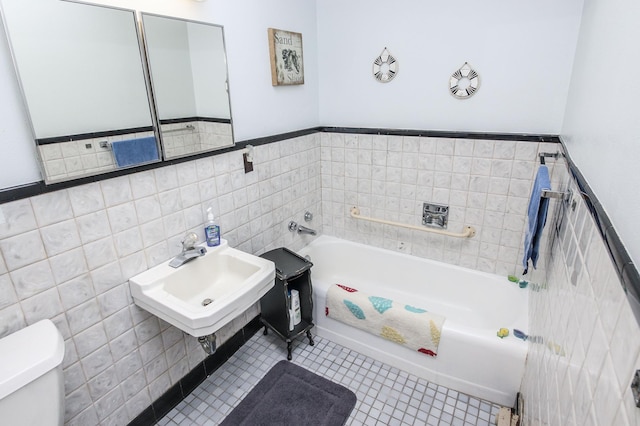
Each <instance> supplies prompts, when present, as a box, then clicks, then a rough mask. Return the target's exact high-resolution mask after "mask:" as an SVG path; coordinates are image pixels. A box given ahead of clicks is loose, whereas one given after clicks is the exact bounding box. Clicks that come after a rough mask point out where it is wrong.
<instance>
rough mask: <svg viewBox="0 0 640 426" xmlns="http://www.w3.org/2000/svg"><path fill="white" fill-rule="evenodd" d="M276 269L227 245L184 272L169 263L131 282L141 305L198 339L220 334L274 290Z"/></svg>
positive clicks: (214, 249)
mask: <svg viewBox="0 0 640 426" xmlns="http://www.w3.org/2000/svg"><path fill="white" fill-rule="evenodd" d="M274 280H275V265H274V264H273V262H271V261H269V260H266V259H263V258H261V257H258V256H253V255H251V254H248V253H245V252H242V251H240V250H236V249H233V248H231V247H229V245H228V243H227V241H226V240H221V242H220V245H219V246H217V247H207V253H206V254H205V255H204V256H201V257H198V258H195V259H193V260H191V261H189V262H187V263H185V264H184V265H182V266H180V267H178V268H172V267H170V266H169V261H167V262H165V263H162V264H160V265H158V266H155V267H153V268H151V269H149V270H147V271H145V272H142V273H141V274H138V275H136V276H135V277H133V278H130V279H129V285H130V287H131V295H132V296H133V301H134V303H135V304H136V305H138V306H140V307H141V308H143V309H145V310H147V311H148V312H150V313H152V314H154V315H156V316H157V317H159V318H162V319H163V320H165V321H166V322H168V323H169V324H172V325H174V326H176V327H178V328H179V329H181V330H182V331H184V332H186V333H188V334H190V335H192V336H195V337H201V336H207V335H210V334H212V333H215V332H216V331H218V330H219V329H220V328H222V327H223V326H224V325H225V324H227V323H229V322H230V321H231V320H233V319H234V318H235V317H237V316H238V315H240V314H241V313H242V312H244V311H245V310H247V309H248V308H249V307H250V306H251V305H253V304H254V303H255V302H257V301H258V300H260V298H261V297H262V296H263V295H264V294H265V293H266V292H267V291H269V289H271V287H273V285H274Z"/></svg>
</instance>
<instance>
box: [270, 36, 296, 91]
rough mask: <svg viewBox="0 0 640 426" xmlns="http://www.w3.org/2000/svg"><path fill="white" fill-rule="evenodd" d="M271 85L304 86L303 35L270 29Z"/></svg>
mask: <svg viewBox="0 0 640 426" xmlns="http://www.w3.org/2000/svg"><path fill="white" fill-rule="evenodd" d="M268 32H269V57H270V59H271V84H272V85H274V86H290V85H293V84H304V64H303V61H302V34H300V33H293V32H291V31H283V30H277V29H275V28H269V29H268Z"/></svg>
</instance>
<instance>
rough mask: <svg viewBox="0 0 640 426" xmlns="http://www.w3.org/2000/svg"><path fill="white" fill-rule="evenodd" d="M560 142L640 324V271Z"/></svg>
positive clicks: (570, 169)
mask: <svg viewBox="0 0 640 426" xmlns="http://www.w3.org/2000/svg"><path fill="white" fill-rule="evenodd" d="M561 143H562V147H563V150H564V153H565V158H566V161H567V166H568V168H569V172H570V173H571V176H572V177H573V179H574V180H575V181H576V183H577V185H578V188H579V189H580V191H581V194H580V195H581V196H582V199H583V200H584V202H585V204H586V205H587V208H588V209H589V212H590V213H591V216H592V217H593V220H594V222H595V224H596V227H597V228H598V232H599V233H600V236H601V237H602V239H603V240H604V242H605V246H606V247H607V251H608V252H609V257H610V258H611V262H612V263H613V265H614V267H615V269H616V272H617V274H618V278H619V279H620V282H621V283H622V288H623V289H624V292H625V293H626V294H627V300H628V301H629V305H630V306H631V309H632V311H633V314H634V315H635V317H636V321H638V325H640V273H638V267H637V265H635V264H634V262H633V259H631V256H630V255H629V252H628V251H627V249H626V248H625V247H624V245H623V244H622V240H621V239H620V236H619V235H618V233H617V232H616V230H615V228H614V227H613V224H612V223H611V220H610V219H609V216H607V214H606V213H605V210H604V207H603V206H602V204H601V203H600V201H598V199H597V198H596V195H595V193H594V192H593V190H592V189H591V187H590V186H589V184H587V180H586V179H585V178H584V176H583V175H582V173H581V172H580V170H578V167H577V166H576V164H575V163H574V162H573V160H572V159H571V157H570V156H569V154H568V152H569V151H568V150H567V147H566V146H565V144H564V142H562V141H561Z"/></svg>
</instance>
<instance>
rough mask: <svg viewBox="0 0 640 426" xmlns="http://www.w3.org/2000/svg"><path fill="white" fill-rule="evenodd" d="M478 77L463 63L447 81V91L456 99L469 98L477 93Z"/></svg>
mask: <svg viewBox="0 0 640 426" xmlns="http://www.w3.org/2000/svg"><path fill="white" fill-rule="evenodd" d="M479 86H480V76H479V75H478V73H477V72H475V71H474V70H473V68H471V66H470V65H469V64H468V63H467V62H465V63H464V65H463V66H461V67H460V69H459V70H457V71H456V72H454V73H453V74H452V75H451V78H450V79H449V91H450V92H451V94H452V95H453V96H455V97H456V98H458V99H466V98H470V97H471V96H472V95H473V94H474V93H476V92H477V91H478V87H479Z"/></svg>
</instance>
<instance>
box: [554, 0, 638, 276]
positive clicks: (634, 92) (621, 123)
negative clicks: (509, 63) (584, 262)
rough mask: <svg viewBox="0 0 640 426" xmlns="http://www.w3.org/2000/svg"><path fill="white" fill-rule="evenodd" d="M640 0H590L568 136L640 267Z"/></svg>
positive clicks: (574, 79) (565, 131)
mask: <svg viewBox="0 0 640 426" xmlns="http://www.w3.org/2000/svg"><path fill="white" fill-rule="evenodd" d="M639 20H640V3H638V2H635V1H631V0H585V7H584V14H583V18H582V28H581V30H580V39H579V43H578V47H577V52H576V59H575V65H574V68H573V76H572V83H571V89H570V93H569V97H568V102H567V111H566V115H565V122H564V126H563V128H562V133H561V135H562V139H563V140H564V141H565V143H566V145H567V148H568V150H569V153H570V155H571V157H572V158H573V160H574V161H575V163H576V165H577V166H578V168H579V169H580V171H581V172H582V174H583V175H584V176H585V178H586V179H587V181H588V183H589V185H590V186H591V188H592V189H593V191H594V192H595V194H596V196H597V197H598V199H599V200H600V202H601V203H602V205H603V206H604V208H605V210H606V211H607V214H608V216H609V217H610V218H611V221H612V222H613V225H614V227H615V228H616V230H617V231H618V233H619V235H620V236H621V238H622V241H623V243H624V244H625V246H626V247H627V249H628V251H629V252H630V254H631V257H632V258H633V259H634V260H635V263H636V264H638V263H640V233H639V232H638V227H637V221H638V211H640V173H639V171H638V170H639V168H638V161H639V160H640V119H639V114H638V111H639V108H638V99H640V79H638V78H637V76H636V75H635V74H636V71H637V70H638V69H640V53H639V51H638V49H637V47H636V46H635V43H634V40H636V39H637V38H638V37H639V36H640V26H638V21H639Z"/></svg>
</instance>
